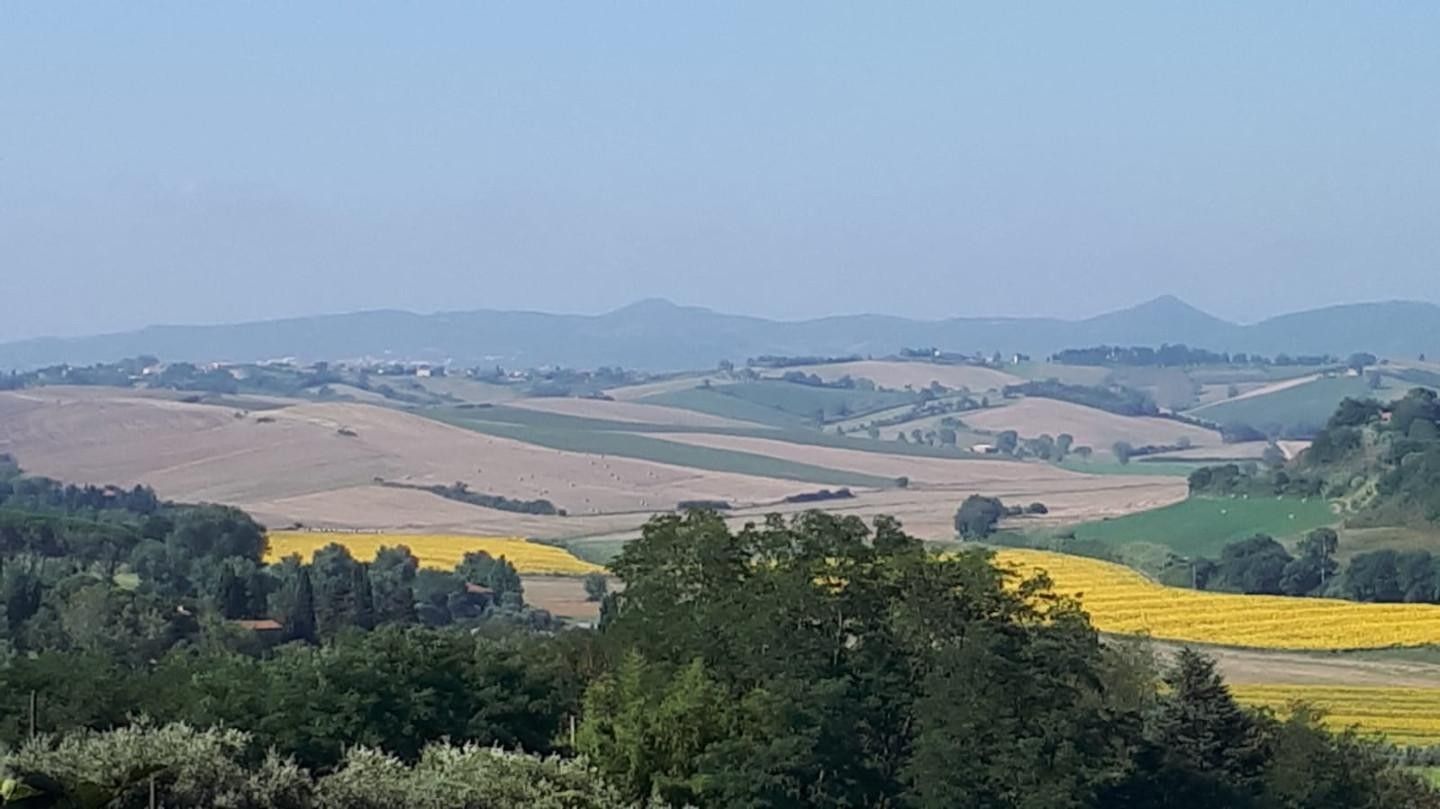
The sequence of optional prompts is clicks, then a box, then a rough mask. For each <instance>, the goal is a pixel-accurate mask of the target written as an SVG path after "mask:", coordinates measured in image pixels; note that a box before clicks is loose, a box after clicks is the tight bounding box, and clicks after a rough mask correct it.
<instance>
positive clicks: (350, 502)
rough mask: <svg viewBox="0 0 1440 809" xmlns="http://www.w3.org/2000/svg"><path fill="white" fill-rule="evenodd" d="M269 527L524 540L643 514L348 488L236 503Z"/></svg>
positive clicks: (585, 531) (617, 523)
mask: <svg viewBox="0 0 1440 809" xmlns="http://www.w3.org/2000/svg"><path fill="white" fill-rule="evenodd" d="M239 505H241V506H242V507H243V508H244V509H245V510H246V511H248V512H249V513H250V514H251V516H253V517H255V519H257V520H259V521H260V522H261V523H262V524H264V525H266V526H269V527H271V528H285V527H288V526H291V525H294V524H296V523H299V524H301V525H303V526H305V527H307V528H320V529H343V530H376V531H395V532H401V533H405V532H409V533H419V532H426V531H443V532H447V533H457V534H483V535H496V536H502V535H503V536H525V537H533V538H536V539H566V538H569V537H576V536H588V535H591V534H595V533H597V532H606V531H621V530H626V529H631V528H633V527H635V526H636V525H639V524H640V523H641V522H642V521H643V520H644V519H645V517H646V516H648V514H649V512H646V511H622V512H611V513H606V514H583V515H575V516H567V517H558V516H545V515H539V514H523V513H519V512H515V511H501V510H499V509H492V508H483V507H481V506H472V505H469V504H466V503H460V502H456V501H454V500H446V499H445V498H443V497H438V496H436V495H433V494H430V493H429V492H422V491H415V490H414V489H397V488H391V487H388V486H373V485H371V486H354V487H350V488H344V489H335V490H332V491H326V492H315V493H313V494H302V495H297V496H295V497H281V498H275V499H271V500H261V501H255V502H249V503H243V504H239Z"/></svg>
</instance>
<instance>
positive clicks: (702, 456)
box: [438, 417, 895, 488]
mask: <svg viewBox="0 0 1440 809" xmlns="http://www.w3.org/2000/svg"><path fill="white" fill-rule="evenodd" d="M438 418H440V420H442V421H446V422H447V423H449V424H453V425H455V426H457V427H464V428H466V429H470V430H474V431H476V432H481V433H485V434H487V435H494V436H499V437H502V438H513V439H515V440H517V441H524V442H526V443H529V444H536V445H539V446H542V447H549V448H551V449H559V450H565V451H568V452H583V453H588V454H591V455H616V456H619V457H622V458H634V459H636V460H642V461H653V462H655V463H665V464H673V465H675V466H685V467H689V468H691V469H705V470H709V471H711V472H732V473H735V474H739V475H755V476H759V477H768V478H780V479H783V480H797V481H803V482H806V483H819V484H822V485H828V486H857V487H864V488H886V487H890V486H894V485H895V479H894V478H887V477H880V476H878V475H863V474H860V473H857V472H844V471H841V470H838V469H827V468H825V467H823V466H814V465H812V464H805V463H797V462H794V461H786V460H782V459H779V458H772V457H769V456H767V455H758V454H755V453H751V452H737V451H734V450H725V449H715V448H712V447H699V446H694V445H690V444H678V443H676V442H674V441H663V440H661V439H658V438H650V437H648V436H644V435H636V434H633V433H619V432H607V431H587V430H556V429H542V428H537V427H528V426H525V425H519V424H505V423H500V422H489V421H481V420H478V419H449V418H444V417H438Z"/></svg>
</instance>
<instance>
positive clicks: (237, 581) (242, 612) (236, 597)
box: [215, 564, 250, 620]
mask: <svg viewBox="0 0 1440 809" xmlns="http://www.w3.org/2000/svg"><path fill="white" fill-rule="evenodd" d="M215 601H216V607H217V608H218V609H219V610H220V614H221V615H223V616H224V617H226V618H228V619H230V620H234V619H236V618H245V617H247V616H246V613H247V612H248V611H249V608H250V593H249V591H248V590H247V589H246V587H245V581H244V580H243V579H241V578H240V577H239V576H236V575H235V570H234V569H233V568H232V567H231V566H230V565H228V564H227V565H225V566H224V567H222V568H221V569H220V582H219V584H218V585H217V586H216V588H215Z"/></svg>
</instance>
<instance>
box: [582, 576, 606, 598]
mask: <svg viewBox="0 0 1440 809" xmlns="http://www.w3.org/2000/svg"><path fill="white" fill-rule="evenodd" d="M609 591H610V579H609V577H607V576H606V575H605V574H604V573H587V574H585V600H586V601H604V600H605V596H606V594H608V593H609Z"/></svg>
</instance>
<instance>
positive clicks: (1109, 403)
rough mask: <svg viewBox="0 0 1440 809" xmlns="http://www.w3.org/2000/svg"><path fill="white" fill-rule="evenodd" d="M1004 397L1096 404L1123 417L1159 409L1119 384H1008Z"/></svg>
mask: <svg viewBox="0 0 1440 809" xmlns="http://www.w3.org/2000/svg"><path fill="white" fill-rule="evenodd" d="M1004 394H1005V396H1006V397H1007V398H1008V397H1012V396H1033V397H1036V398H1042V399H1058V400H1060V401H1062V402H1071V403H1073V404H1078V405H1084V406H1086V407H1093V408H1095V409H1096V410H1104V411H1105V412H1107V413H1115V414H1117V415H1121V416H1157V415H1159V414H1160V408H1158V407H1156V406H1155V402H1154V401H1153V400H1152V399H1151V398H1150V397H1149V396H1148V395H1146V394H1145V393H1144V392H1143V391H1138V390H1134V389H1133V388H1126V387H1122V386H1120V385H1110V386H1107V387H1101V386H1096V385H1070V384H1066V383H1064V382H1060V381H1057V380H1054V379H1047V380H1042V381H1034V382H1024V383H1021V384H1019V385H1006V386H1005V388H1004Z"/></svg>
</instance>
